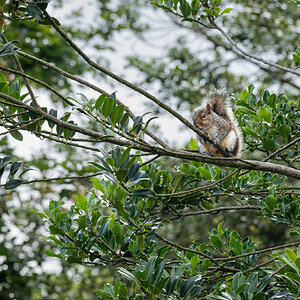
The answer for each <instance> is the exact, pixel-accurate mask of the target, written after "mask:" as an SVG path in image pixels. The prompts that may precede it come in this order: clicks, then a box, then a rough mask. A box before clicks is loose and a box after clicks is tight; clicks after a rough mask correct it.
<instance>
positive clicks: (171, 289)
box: [166, 275, 179, 296]
mask: <svg viewBox="0 0 300 300" xmlns="http://www.w3.org/2000/svg"><path fill="white" fill-rule="evenodd" d="M178 279H179V276H177V275H176V276H172V277H171V278H170V279H169V281H168V283H167V286H166V292H167V296H170V295H171V294H172V293H173V292H174V291H175V289H176V285H177V282H178Z"/></svg>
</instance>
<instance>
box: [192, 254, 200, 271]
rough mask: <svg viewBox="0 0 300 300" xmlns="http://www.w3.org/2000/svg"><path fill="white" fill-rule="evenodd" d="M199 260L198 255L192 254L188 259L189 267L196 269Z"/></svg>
mask: <svg viewBox="0 0 300 300" xmlns="http://www.w3.org/2000/svg"><path fill="white" fill-rule="evenodd" d="M199 262H200V258H199V256H198V255H194V256H193V257H192V258H191V259H190V264H191V268H192V270H193V271H194V270H195V269H196V266H197V265H198V264H199Z"/></svg>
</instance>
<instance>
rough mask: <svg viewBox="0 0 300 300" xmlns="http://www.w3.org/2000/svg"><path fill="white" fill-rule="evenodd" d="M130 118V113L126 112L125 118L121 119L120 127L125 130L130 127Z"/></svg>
mask: <svg viewBox="0 0 300 300" xmlns="http://www.w3.org/2000/svg"><path fill="white" fill-rule="evenodd" d="M129 116H130V114H129V113H128V112H126V113H125V114H124V115H123V117H122V119H121V121H120V125H121V127H122V128H123V129H125V128H126V127H127V126H128V123H129V120H128V119H129Z"/></svg>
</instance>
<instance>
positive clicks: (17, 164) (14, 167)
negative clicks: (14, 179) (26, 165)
mask: <svg viewBox="0 0 300 300" xmlns="http://www.w3.org/2000/svg"><path fill="white" fill-rule="evenodd" d="M21 166H22V163H21V162H13V163H12V164H11V167H10V170H9V175H10V176H14V175H15V174H16V173H17V172H18V170H19V169H20V167H21Z"/></svg>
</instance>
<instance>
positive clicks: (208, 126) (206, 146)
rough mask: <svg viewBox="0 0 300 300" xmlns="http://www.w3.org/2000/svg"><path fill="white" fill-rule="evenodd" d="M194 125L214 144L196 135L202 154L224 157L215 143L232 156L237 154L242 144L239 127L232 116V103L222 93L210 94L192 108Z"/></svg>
mask: <svg viewBox="0 0 300 300" xmlns="http://www.w3.org/2000/svg"><path fill="white" fill-rule="evenodd" d="M193 122H194V125H195V126H196V127H197V128H199V129H200V130H202V131H203V132H204V133H205V134H207V135H208V136H209V137H210V139H212V140H213V142H214V144H211V143H209V142H206V141H204V139H203V138H202V137H200V136H198V141H199V143H198V148H199V152H200V153H201V154H203V155H208V156H216V157H224V155H223V154H222V153H221V152H220V151H219V150H218V149H217V148H216V147H215V145H216V144H219V145H220V146H222V147H224V150H225V151H227V152H228V153H231V154H232V155H234V156H239V154H240V150H241V144H242V135H241V131H240V128H239V126H238V124H237V122H236V120H235V118H234V115H233V109H232V104H231V103H230V102H229V100H228V99H226V98H225V97H224V96H223V95H222V94H220V93H215V94H211V95H210V96H209V97H208V99H207V100H206V101H205V103H204V104H203V105H202V106H201V107H200V109H199V110H196V111H195V110H194V114H193Z"/></svg>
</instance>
